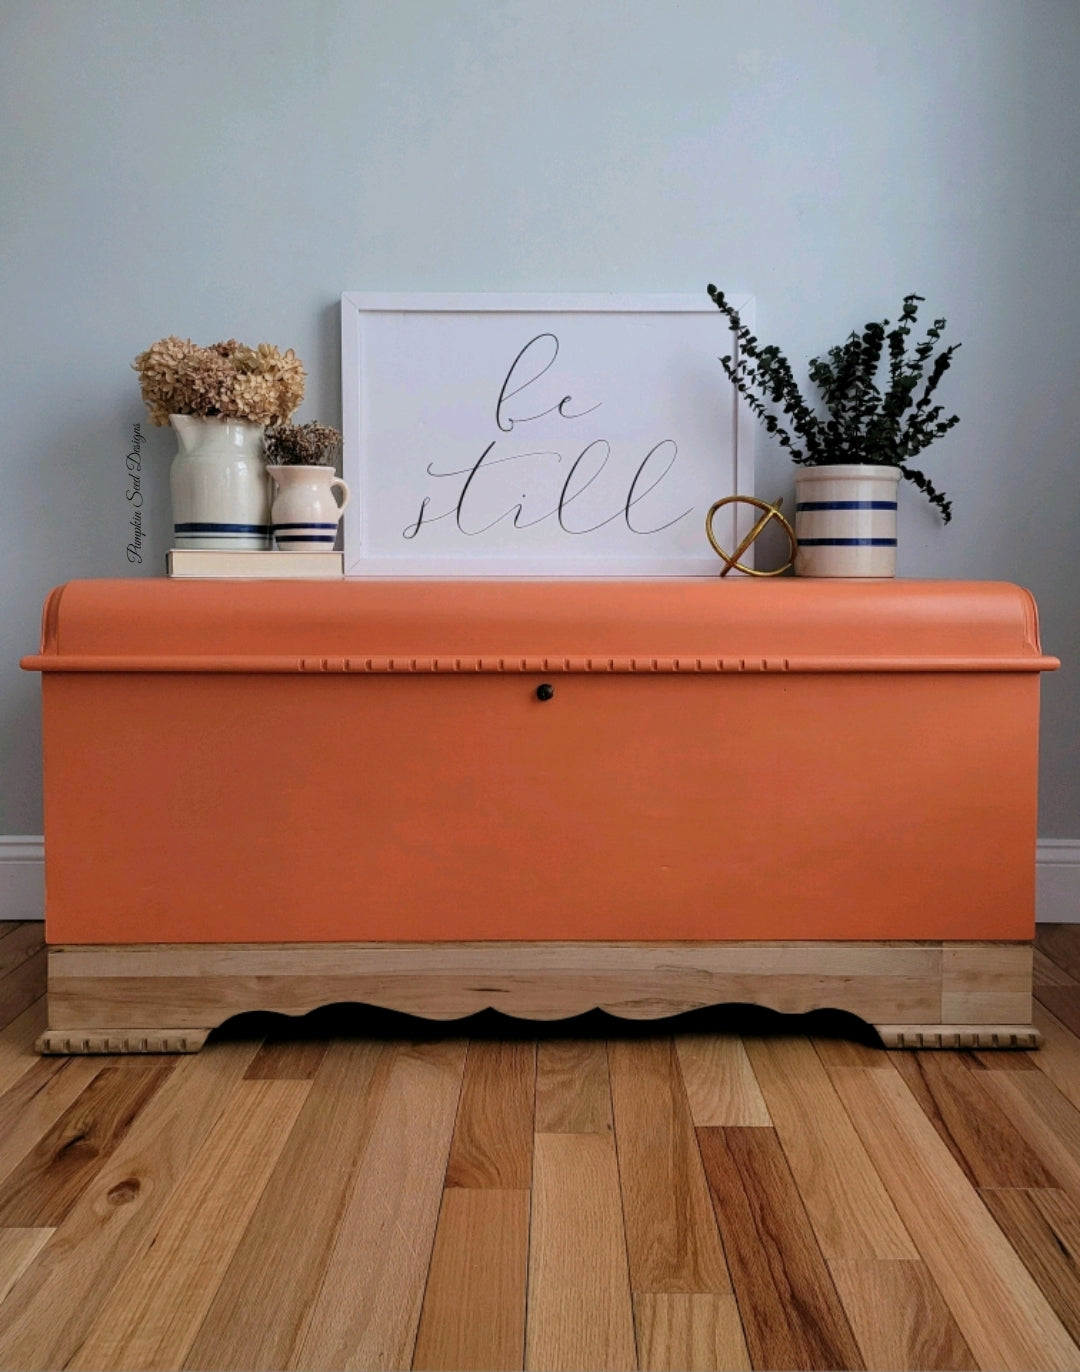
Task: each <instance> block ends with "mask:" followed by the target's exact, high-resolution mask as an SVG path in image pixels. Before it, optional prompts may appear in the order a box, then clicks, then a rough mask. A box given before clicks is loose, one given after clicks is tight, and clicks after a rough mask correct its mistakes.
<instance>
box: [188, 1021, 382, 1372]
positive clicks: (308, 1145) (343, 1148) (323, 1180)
mask: <svg viewBox="0 0 1080 1372" xmlns="http://www.w3.org/2000/svg"><path fill="white" fill-rule="evenodd" d="M204 1051H205V1050H204ZM395 1055H396V1048H395V1046H394V1044H393V1043H381V1042H371V1041H365V1040H354V1039H341V1040H336V1041H335V1042H334V1043H332V1044H331V1046H330V1048H329V1050H328V1051H327V1054H326V1057H325V1058H324V1059H323V1062H322V1064H321V1066H320V1067H319V1070H318V1072H317V1073H316V1075H315V1080H314V1081H313V1082H312V1085H311V1090H310V1092H309V1094H308V1097H307V1100H306V1102H305V1104H304V1107H303V1109H302V1110H301V1112H300V1116H299V1118H298V1119H297V1122H296V1125H295V1127H294V1128H293V1130H292V1133H291V1134H290V1135H289V1138H288V1141H287V1143H286V1145H285V1149H284V1151H283V1152H282V1155H281V1158H280V1159H279V1161H278V1164H277V1166H276V1167H275V1168H274V1171H273V1173H272V1175H271V1177H270V1180H269V1182H268V1183H267V1185H266V1189H265V1190H264V1191H263V1193H262V1196H261V1197H260V1199H259V1203H258V1205H257V1206H256V1209H255V1213H254V1214H253V1216H252V1218H251V1222H250V1223H249V1224H248V1227H247V1229H246V1230H245V1231H244V1235H243V1237H242V1238H241V1240H240V1243H239V1245H238V1247H237V1250H236V1252H235V1254H234V1255H233V1258H232V1260H231V1262H230V1263H229V1266H228V1268H227V1269H226V1272H225V1275H224V1277H223V1278H222V1281H221V1284H220V1286H219V1287H218V1290H217V1294H216V1295H215V1296H214V1299H213V1302H212V1304H211V1306H210V1309H209V1311H208V1312H207V1315H206V1318H205V1319H204V1320H203V1322H202V1326H201V1327H200V1329H199V1332H198V1334H197V1335H196V1338H195V1341H194V1343H193V1344H192V1346H191V1349H190V1351H189V1353H188V1356H187V1359H186V1362H185V1365H186V1366H187V1367H189V1368H196V1369H202V1368H207V1367H237V1368H239V1367H243V1368H251V1369H268V1368H280V1367H285V1366H287V1365H288V1362H289V1359H290V1357H291V1356H292V1353H293V1348H294V1346H295V1344H296V1340H297V1338H298V1336H299V1334H300V1331H301V1329H302V1328H303V1326H304V1322H305V1320H306V1319H307V1317H308V1315H309V1313H310V1311H311V1309H312V1306H313V1305H314V1303H315V1298H316V1296H317V1294H318V1290H319V1285H320V1283H321V1281H322V1275H323V1272H324V1270H325V1268H326V1264H327V1261H328V1260H329V1256H330V1252H331V1249H332V1248H333V1244H334V1240H335V1238H336V1235H337V1230H338V1225H339V1224H340V1221H341V1216H342V1214H343V1213H344V1209H345V1204H346V1201H347V1200H348V1198H349V1195H350V1194H351V1188H352V1183H353V1180H354V1178H355V1175H356V1170H357V1167H358V1166H359V1164H360V1159H361V1158H362V1157H363V1154H364V1151H365V1149H366V1147H367V1142H368V1139H369V1137H370V1135H371V1131H372V1129H373V1128H374V1125H375V1119H376V1116H377V1114H378V1109H379V1105H380V1103H381V1102H382V1098H383V1094H384V1093H385V1091H386V1083H387V1080H388V1079H389V1075H390V1068H391V1067H392V1065H393V1062H394V1058H395ZM313 1178H317V1185H313V1184H312V1179H313Z"/></svg>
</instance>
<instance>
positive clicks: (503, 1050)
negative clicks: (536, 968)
mask: <svg viewBox="0 0 1080 1372" xmlns="http://www.w3.org/2000/svg"><path fill="white" fill-rule="evenodd" d="M535 1092H536V1043H535V1041H531V1040H515V1039H511V1040H505V1041H500V1040H496V1039H474V1040H473V1041H472V1042H471V1043H470V1044H469V1052H468V1057H467V1058H466V1060H465V1080H464V1084H463V1085H462V1088H461V1105H460V1107H459V1109H458V1117H457V1123H456V1125H455V1128H454V1139H453V1143H452V1144H451V1146H450V1163H449V1166H448V1167H447V1169H446V1184H447V1186H490V1187H493V1188H495V1189H496V1190H500V1191H527V1190H528V1189H529V1185H530V1179H531V1177H532V1138H533V1119H534V1104H535V1098H536V1097H535Z"/></svg>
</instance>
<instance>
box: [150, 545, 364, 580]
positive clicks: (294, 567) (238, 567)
mask: <svg viewBox="0 0 1080 1372" xmlns="http://www.w3.org/2000/svg"><path fill="white" fill-rule="evenodd" d="M166 563H167V566H168V571H169V575H170V576H184V577H203V578H210V579H222V578H225V579H227V578H230V577H243V578H246V579H254V578H259V577H265V578H266V579H267V580H274V581H281V580H283V579H287V580H290V581H292V580H304V579H306V580H312V581H317V580H320V579H323V578H330V577H339V576H344V575H345V555H344V554H343V553H279V552H246V551H243V550H235V549H234V550H230V551H225V550H222V551H221V552H218V551H217V550H216V549H214V548H210V549H204V548H171V549H170V550H169V553H168V555H167V558H166Z"/></svg>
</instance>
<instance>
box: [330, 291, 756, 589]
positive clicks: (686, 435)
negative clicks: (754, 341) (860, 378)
mask: <svg viewBox="0 0 1080 1372" xmlns="http://www.w3.org/2000/svg"><path fill="white" fill-rule="evenodd" d="M733 303H734V304H735V306H736V308H737V309H738V310H739V311H740V314H741V315H742V317H743V321H744V323H746V324H747V325H750V326H752V324H753V301H752V299H751V298H749V297H744V298H742V299H736V300H734V302H733ZM341 330H342V399H343V433H344V475H345V479H346V480H347V481H348V483H349V486H350V488H351V490H352V500H351V501H350V504H349V507H348V509H347V510H346V512H345V571H346V575H349V576H371V575H375V576H586V577H588V576H617V577H634V576H641V577H662V576H715V575H716V573H717V568H718V563H717V559H716V556H715V554H714V553H713V552H712V550H711V548H710V547H709V544H708V541H707V539H706V536H705V514H706V512H707V510H708V508H709V506H710V505H711V504H712V503H713V501H715V500H718V499H719V498H720V497H721V496H725V495H733V494H735V493H736V492H739V493H742V494H752V493H753V489H754V482H753V424H752V423H751V416H749V415H748V413H747V411H746V407H745V405H743V404H742V403H740V402H739V400H738V395H737V392H736V391H735V388H734V387H733V386H732V385H731V383H730V382H729V381H728V380H727V378H726V376H725V375H724V372H723V369H722V368H721V366H720V362H719V358H720V356H721V355H722V354H725V353H728V352H731V351H732V350H733V346H734V338H733V336H732V333H731V331H730V329H729V327H728V324H727V321H726V320H725V318H724V317H723V315H721V314H720V313H719V311H718V310H717V309H716V307H715V306H714V305H713V303H712V302H711V300H709V298H708V296H707V295H706V294H705V293H704V292H702V295H701V297H700V298H699V297H698V296H686V295H644V296H607V295H487V294H484V295H415V294H410V295H392V294H352V293H350V294H346V295H344V296H343V297H342V318H341ZM735 510H736V507H728V508H727V509H725V510H724V511H722V512H721V516H722V517H718V518H717V521H716V525H715V532H716V534H717V536H718V537H719V538H720V539H721V541H723V540H724V539H725V538H727V539H729V540H730V543H729V544H726V545H725V546H730V547H734V544H735V540H736V538H737V536H738V535H739V534H741V532H742V531H743V530H742V522H743V521H745V523H746V527H749V512H748V511H746V507H738V510H739V514H738V516H736V513H735ZM737 517H738V519H739V520H740V524H739V526H738V529H737V528H736V518H737Z"/></svg>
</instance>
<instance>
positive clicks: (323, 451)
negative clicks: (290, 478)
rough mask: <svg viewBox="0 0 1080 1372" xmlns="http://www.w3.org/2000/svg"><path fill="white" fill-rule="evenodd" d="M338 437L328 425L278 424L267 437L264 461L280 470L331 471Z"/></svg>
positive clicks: (339, 449) (339, 446) (337, 455)
mask: <svg viewBox="0 0 1080 1372" xmlns="http://www.w3.org/2000/svg"><path fill="white" fill-rule="evenodd" d="M340 455H341V434H340V433H338V431H337V429H331V428H330V427H329V425H327V424H316V423H315V422H314V421H312V422H311V423H309V424H287V423H286V424H277V425H275V426H274V428H272V429H270V430H269V431H268V432H267V435H266V459H267V461H268V462H269V463H270V464H271V465H274V464H276V465H278V466H282V467H333V466H336V465H337V460H338V458H339V457H340Z"/></svg>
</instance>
